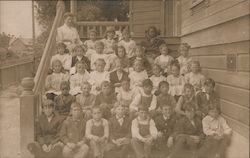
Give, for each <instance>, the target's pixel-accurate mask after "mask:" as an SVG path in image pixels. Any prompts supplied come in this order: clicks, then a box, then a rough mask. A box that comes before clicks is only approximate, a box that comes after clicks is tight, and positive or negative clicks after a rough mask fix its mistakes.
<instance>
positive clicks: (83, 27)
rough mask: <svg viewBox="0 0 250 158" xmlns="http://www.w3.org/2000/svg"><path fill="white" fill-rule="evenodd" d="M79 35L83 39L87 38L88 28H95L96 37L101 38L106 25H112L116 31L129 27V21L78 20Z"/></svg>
mask: <svg viewBox="0 0 250 158" xmlns="http://www.w3.org/2000/svg"><path fill="white" fill-rule="evenodd" d="M77 26H78V31H79V36H80V38H81V39H83V40H85V39H87V38H88V34H89V30H91V29H95V30H96V31H97V38H103V36H104V34H105V31H106V29H107V27H109V26H112V27H114V28H115V30H116V31H119V30H122V29H123V28H126V27H129V22H109V21H108V22H107V21H103V22H102V21H98V22H87V21H79V22H77Z"/></svg>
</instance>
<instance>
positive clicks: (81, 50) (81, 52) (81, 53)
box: [70, 45, 90, 74]
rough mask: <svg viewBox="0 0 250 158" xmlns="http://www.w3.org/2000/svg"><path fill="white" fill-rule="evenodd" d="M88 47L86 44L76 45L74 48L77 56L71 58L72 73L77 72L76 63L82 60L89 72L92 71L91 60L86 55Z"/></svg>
mask: <svg viewBox="0 0 250 158" xmlns="http://www.w3.org/2000/svg"><path fill="white" fill-rule="evenodd" d="M86 51H87V48H86V46H84V45H76V46H75V47H74V49H73V52H74V54H75V56H73V57H72V59H71V69H70V74H75V73H76V67H75V65H76V63H77V62H79V61H81V62H83V63H84V64H85V69H86V70H87V71H88V72H89V71H90V61H89V59H88V58H87V57H86V56H85V55H86Z"/></svg>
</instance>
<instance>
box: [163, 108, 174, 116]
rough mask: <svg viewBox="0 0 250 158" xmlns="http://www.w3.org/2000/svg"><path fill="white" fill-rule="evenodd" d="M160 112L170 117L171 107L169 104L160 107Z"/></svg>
mask: <svg viewBox="0 0 250 158" xmlns="http://www.w3.org/2000/svg"><path fill="white" fill-rule="evenodd" d="M162 114H163V115H164V116H166V117H170V116H171V115H172V108H171V106H164V107H162Z"/></svg>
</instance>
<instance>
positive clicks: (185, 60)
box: [177, 43, 192, 76]
mask: <svg viewBox="0 0 250 158" xmlns="http://www.w3.org/2000/svg"><path fill="white" fill-rule="evenodd" d="M189 49H190V45H188V44H187V43H181V45H180V47H179V53H180V54H181V55H180V56H179V57H178V58H177V60H178V62H179V63H180V74H181V75H183V76H184V75H186V74H187V73H189V72H190V65H191V62H192V59H191V58H190V57H189V56H188V51H189Z"/></svg>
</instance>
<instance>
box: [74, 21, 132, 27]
mask: <svg viewBox="0 0 250 158" xmlns="http://www.w3.org/2000/svg"><path fill="white" fill-rule="evenodd" d="M77 25H78V26H79V25H89V26H127V25H129V22H127V21H126V22H124V21H123V22H120V21H119V22H115V21H93V22H90V21H78V22H77Z"/></svg>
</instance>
